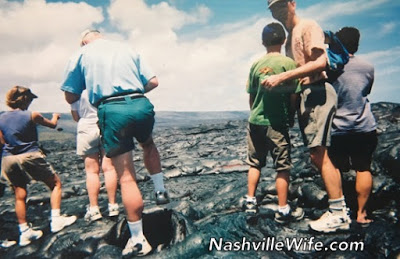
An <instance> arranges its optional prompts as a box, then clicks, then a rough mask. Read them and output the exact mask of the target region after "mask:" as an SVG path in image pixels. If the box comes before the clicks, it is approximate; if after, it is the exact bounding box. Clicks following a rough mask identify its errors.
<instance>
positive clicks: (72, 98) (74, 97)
mask: <svg viewBox="0 0 400 259" xmlns="http://www.w3.org/2000/svg"><path fill="white" fill-rule="evenodd" d="M64 95H65V100H66V101H67V103H69V104H71V103H74V102H76V101H78V100H79V98H81V95H80V94H74V93H70V92H64Z"/></svg>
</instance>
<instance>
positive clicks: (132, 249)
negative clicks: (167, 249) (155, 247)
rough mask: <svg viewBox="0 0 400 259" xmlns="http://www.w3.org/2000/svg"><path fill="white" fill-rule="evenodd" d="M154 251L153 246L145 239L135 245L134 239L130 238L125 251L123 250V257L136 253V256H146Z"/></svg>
mask: <svg viewBox="0 0 400 259" xmlns="http://www.w3.org/2000/svg"><path fill="white" fill-rule="evenodd" d="M151 250H152V247H151V245H150V244H149V242H147V239H146V238H145V237H143V241H142V242H141V243H136V244H135V243H134V242H133V240H132V238H129V240H128V242H127V243H126V246H125V248H124V250H122V255H123V256H125V255H128V254H131V253H134V254H133V255H134V256H144V255H147V254H148V253H150V252H151Z"/></svg>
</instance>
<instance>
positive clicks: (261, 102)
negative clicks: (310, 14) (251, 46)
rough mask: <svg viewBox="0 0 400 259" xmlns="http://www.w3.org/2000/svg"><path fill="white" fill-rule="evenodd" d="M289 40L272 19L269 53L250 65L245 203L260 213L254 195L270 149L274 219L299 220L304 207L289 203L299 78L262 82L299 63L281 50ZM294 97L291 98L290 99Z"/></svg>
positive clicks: (265, 35)
mask: <svg viewBox="0 0 400 259" xmlns="http://www.w3.org/2000/svg"><path fill="white" fill-rule="evenodd" d="M285 40H286V36H285V32H284V30H283V27H282V26H281V25H280V24H278V23H270V24H268V25H267V26H265V27H264V29H263V32H262V41H263V45H264V46H265V47H266V49H267V54H266V55H264V56H263V57H261V58H260V59H258V60H257V61H256V62H254V64H253V65H252V67H251V69H250V75H249V78H248V81H247V86H246V90H247V92H248V93H249V94H250V99H249V103H250V108H251V112H250V117H249V124H248V129H247V130H248V132H247V142H248V152H247V160H246V162H247V164H249V165H250V169H249V172H248V192H247V195H246V200H245V201H244V204H243V207H244V210H245V211H246V212H247V213H257V212H258V205H257V200H256V197H255V193H256V189H257V185H258V182H259V179H260V174H261V168H262V167H264V166H265V165H266V156H267V154H268V152H270V153H271V156H272V158H273V160H274V168H275V170H276V172H277V175H276V190H277V193H278V205H279V207H278V212H277V213H276V214H275V221H277V222H279V223H288V222H290V221H295V220H300V219H302V218H303V216H304V212H303V210H302V209H301V208H297V209H295V210H293V209H291V208H290V206H289V204H288V203H287V196H288V187H289V176H290V169H291V167H292V163H291V159H290V137H289V132H288V131H289V127H290V126H293V116H294V110H295V108H294V104H293V105H292V103H294V100H295V93H296V92H298V90H299V89H297V86H298V82H297V80H292V81H287V82H285V85H282V86H281V87H277V88H274V89H273V90H266V89H265V88H264V87H263V86H262V85H261V82H262V81H263V80H264V79H265V78H266V77H268V76H270V75H275V74H279V73H282V72H285V71H287V70H291V69H295V68H296V63H295V62H294V61H293V60H292V59H290V58H288V57H285V56H283V55H282V54H281V47H282V45H283V44H284V42H285ZM291 100H292V102H291Z"/></svg>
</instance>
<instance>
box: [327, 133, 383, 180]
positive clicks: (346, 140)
mask: <svg viewBox="0 0 400 259" xmlns="http://www.w3.org/2000/svg"><path fill="white" fill-rule="evenodd" d="M377 143H378V138H377V135H376V131H371V132H366V133H352V134H346V135H332V138H331V146H330V147H329V149H328V154H329V157H330V159H331V161H332V163H333V164H334V165H335V166H336V168H338V169H339V170H340V171H342V172H347V171H349V170H350V169H353V170H355V171H360V172H362V171H371V162H372V154H373V153H374V151H375V148H376V145H377Z"/></svg>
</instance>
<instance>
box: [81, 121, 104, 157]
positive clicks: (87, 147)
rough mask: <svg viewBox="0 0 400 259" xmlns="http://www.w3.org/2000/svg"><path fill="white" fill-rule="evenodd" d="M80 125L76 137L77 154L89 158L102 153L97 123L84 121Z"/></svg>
mask: <svg viewBox="0 0 400 259" xmlns="http://www.w3.org/2000/svg"><path fill="white" fill-rule="evenodd" d="M81 120H82V119H81ZM81 120H79V123H78V134H77V136H76V153H77V154H78V155H80V156H87V155H90V154H94V153H100V151H101V138H100V129H99V127H98V126H97V123H95V122H86V121H85V120H83V121H82V122H81Z"/></svg>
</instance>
